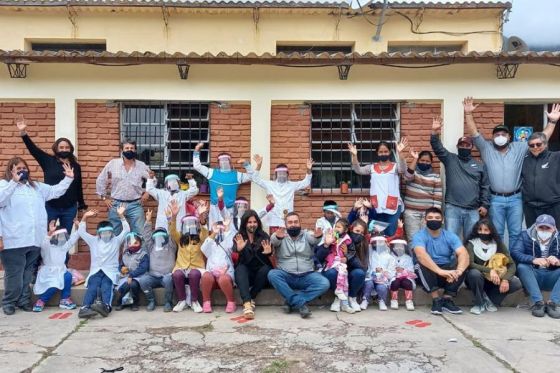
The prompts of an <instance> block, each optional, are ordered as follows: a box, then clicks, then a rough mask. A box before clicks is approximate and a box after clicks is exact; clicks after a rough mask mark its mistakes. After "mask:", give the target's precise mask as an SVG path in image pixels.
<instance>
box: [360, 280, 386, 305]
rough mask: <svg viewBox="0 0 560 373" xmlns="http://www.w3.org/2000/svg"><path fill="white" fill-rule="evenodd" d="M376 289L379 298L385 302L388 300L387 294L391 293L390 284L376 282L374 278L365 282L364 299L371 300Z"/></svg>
mask: <svg viewBox="0 0 560 373" xmlns="http://www.w3.org/2000/svg"><path fill="white" fill-rule="evenodd" d="M374 290H375V292H376V293H377V299H379V300H382V301H383V302H386V301H387V294H388V293H389V285H388V284H376V283H374V282H373V280H367V281H366V282H365V284H364V300H366V301H367V302H369V300H370V298H371V296H372V294H373V291H374Z"/></svg>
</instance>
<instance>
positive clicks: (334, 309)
mask: <svg viewBox="0 0 560 373" xmlns="http://www.w3.org/2000/svg"><path fill="white" fill-rule="evenodd" d="M331 311H332V312H340V299H338V298H334V302H332V304H331Z"/></svg>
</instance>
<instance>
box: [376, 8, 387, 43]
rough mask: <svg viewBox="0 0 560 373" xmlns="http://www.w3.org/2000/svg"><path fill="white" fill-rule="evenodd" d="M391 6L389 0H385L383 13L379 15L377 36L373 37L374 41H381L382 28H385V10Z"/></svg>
mask: <svg viewBox="0 0 560 373" xmlns="http://www.w3.org/2000/svg"><path fill="white" fill-rule="evenodd" d="M388 7H389V0H384V1H383V8H382V9H381V14H380V15H379V22H377V31H376V32H375V36H374V37H373V40H374V41H379V39H381V29H382V28H383V22H384V21H385V12H386V11H387V8H388Z"/></svg>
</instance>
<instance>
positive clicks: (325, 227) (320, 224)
mask: <svg viewBox="0 0 560 373" xmlns="http://www.w3.org/2000/svg"><path fill="white" fill-rule="evenodd" d="M338 219H339V218H338V216H336V215H335V219H334V224H333V225H331V223H330V222H329V221H328V220H327V219H326V218H325V217H324V216H322V217H320V218H319V219H317V221H316V222H315V228H321V230H322V231H323V236H322V237H321V241H320V242H319V245H322V244H323V242H324V239H325V235H326V234H327V232H328V231H329V229H332V230H334V226H335V225H336V222H337V221H338Z"/></svg>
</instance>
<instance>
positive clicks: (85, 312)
mask: <svg viewBox="0 0 560 373" xmlns="http://www.w3.org/2000/svg"><path fill="white" fill-rule="evenodd" d="M94 316H97V312H95V311H94V310H92V309H91V308H89V307H83V308H80V311H79V312H78V318H80V319H89V318H92V317H94Z"/></svg>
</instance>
